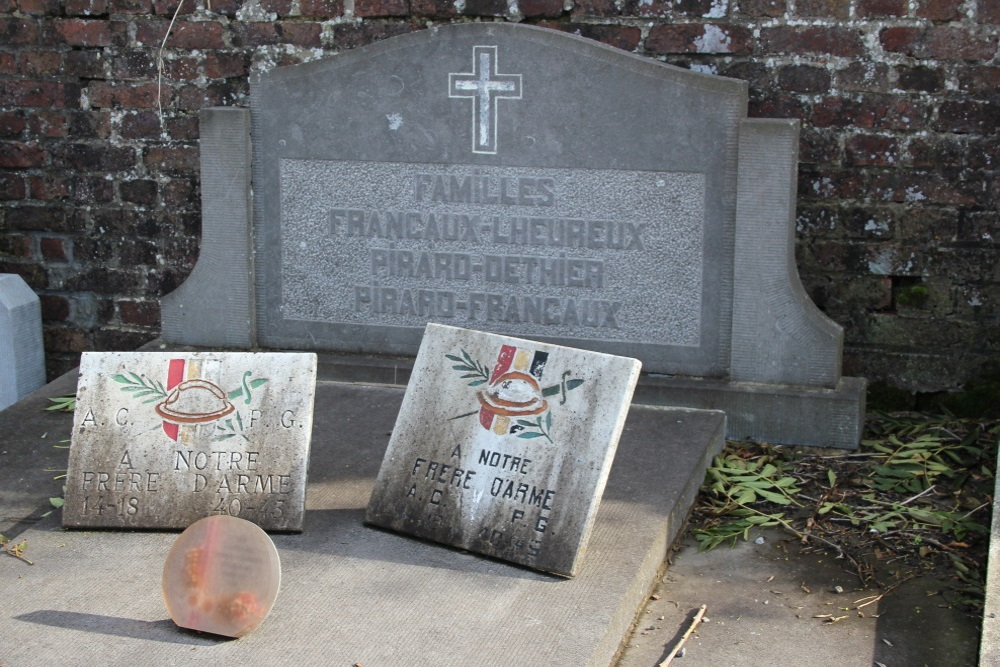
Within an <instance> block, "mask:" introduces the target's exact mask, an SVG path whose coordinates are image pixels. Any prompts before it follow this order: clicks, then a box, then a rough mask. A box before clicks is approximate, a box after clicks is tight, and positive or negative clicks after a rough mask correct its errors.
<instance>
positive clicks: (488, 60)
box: [448, 46, 521, 153]
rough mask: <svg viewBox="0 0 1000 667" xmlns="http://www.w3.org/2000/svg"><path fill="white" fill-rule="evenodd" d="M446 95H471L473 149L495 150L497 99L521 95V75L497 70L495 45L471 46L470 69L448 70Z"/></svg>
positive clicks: (478, 150)
mask: <svg viewBox="0 0 1000 667" xmlns="http://www.w3.org/2000/svg"><path fill="white" fill-rule="evenodd" d="M448 97H471V98H472V135H473V136H472V152H473V153H496V152H497V101H498V100H499V99H500V98H507V99H513V100H519V99H521V75H520V74H500V73H498V72H497V47H495V46H474V47H473V49H472V71H471V72H461V73H455V72H452V73H450V74H448Z"/></svg>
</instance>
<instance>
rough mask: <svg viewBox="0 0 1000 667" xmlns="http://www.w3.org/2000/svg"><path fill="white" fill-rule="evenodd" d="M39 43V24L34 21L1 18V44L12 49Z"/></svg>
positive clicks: (7, 17)
mask: <svg viewBox="0 0 1000 667" xmlns="http://www.w3.org/2000/svg"><path fill="white" fill-rule="evenodd" d="M37 42H38V23H37V22H36V21H35V20H34V19H26V18H14V17H9V16H0V44H3V45H4V46H6V47H11V46H27V45H29V44H36V43H37Z"/></svg>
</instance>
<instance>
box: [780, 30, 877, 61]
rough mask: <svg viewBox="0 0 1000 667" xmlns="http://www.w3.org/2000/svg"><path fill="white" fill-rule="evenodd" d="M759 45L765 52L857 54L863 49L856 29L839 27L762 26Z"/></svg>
mask: <svg viewBox="0 0 1000 667" xmlns="http://www.w3.org/2000/svg"><path fill="white" fill-rule="evenodd" d="M760 41H761V46H762V47H763V49H764V50H765V51H767V52H768V53H791V54H800V53H820V54H829V55H833V56H845V57H847V56H860V55H862V54H863V53H864V52H865V47H864V44H863V43H862V41H861V34H860V33H859V31H857V30H853V29H850V28H840V27H805V28H802V27H789V26H781V27H777V28H763V29H761V32H760Z"/></svg>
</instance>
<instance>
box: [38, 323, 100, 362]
mask: <svg viewBox="0 0 1000 667" xmlns="http://www.w3.org/2000/svg"><path fill="white" fill-rule="evenodd" d="M42 338H43V339H44V341H45V351H46V353H48V352H50V351H52V352H72V353H74V354H79V353H80V352H83V351H84V350H92V349H93V347H92V346H91V344H90V343H89V342H88V341H87V338H86V336H85V335H84V333H83V332H82V331H80V330H78V329H71V328H69V327H64V326H58V327H55V326H46V327H42ZM45 356H46V357H48V356H49V355H48V354H46V355H45Z"/></svg>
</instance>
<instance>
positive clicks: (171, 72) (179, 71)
mask: <svg viewBox="0 0 1000 667" xmlns="http://www.w3.org/2000/svg"><path fill="white" fill-rule="evenodd" d="M200 68H201V58H200V57H194V56H179V57H173V58H169V59H164V61H163V77H164V81H165V82H166V81H170V82H177V81H192V80H194V79H197V78H198V70H199V69H200Z"/></svg>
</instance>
